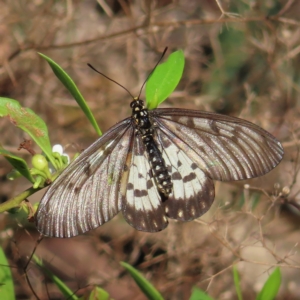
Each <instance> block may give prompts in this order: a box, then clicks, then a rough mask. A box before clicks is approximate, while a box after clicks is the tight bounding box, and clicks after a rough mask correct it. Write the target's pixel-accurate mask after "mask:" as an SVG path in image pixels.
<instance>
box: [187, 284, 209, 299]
mask: <svg viewBox="0 0 300 300" xmlns="http://www.w3.org/2000/svg"><path fill="white" fill-rule="evenodd" d="M190 300H214V299H213V298H212V297H210V296H208V295H207V294H206V293H205V292H203V291H202V290H200V289H198V288H196V287H194V288H193V291H192V295H191V297H190Z"/></svg>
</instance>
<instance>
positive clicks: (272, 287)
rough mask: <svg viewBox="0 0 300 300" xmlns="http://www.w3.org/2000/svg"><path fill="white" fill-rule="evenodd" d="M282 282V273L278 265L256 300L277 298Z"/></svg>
mask: <svg viewBox="0 0 300 300" xmlns="http://www.w3.org/2000/svg"><path fill="white" fill-rule="evenodd" d="M280 284H281V273H280V269H279V268H278V267H277V268H275V270H274V271H273V273H272V274H271V275H270V276H269V278H268V279H267V281H266V282H265V284H264V286H263V288H262V289H261V291H260V293H259V294H258V296H257V298H256V300H273V299H275V297H276V295H277V293H278V290H279V288H280Z"/></svg>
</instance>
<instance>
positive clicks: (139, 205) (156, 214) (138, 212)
mask: <svg viewBox="0 0 300 300" xmlns="http://www.w3.org/2000/svg"><path fill="white" fill-rule="evenodd" d="M128 172H129V174H126V172H124V175H123V176H128V183H127V188H126V192H125V193H126V194H125V196H124V198H123V207H122V212H123V215H124V218H125V219H126V221H127V222H128V223H129V224H130V225H131V226H133V227H134V228H136V229H137V230H141V231H148V232H156V231H160V230H163V229H164V228H165V227H166V226H167V225H168V220H167V217H166V216H165V212H164V208H163V206H162V201H161V197H160V195H159V193H158V190H157V187H156V185H155V182H154V179H153V178H152V176H151V175H150V174H151V168H150V164H149V160H148V157H147V153H146V151H145V147H144V145H143V142H142V141H141V138H140V137H139V136H137V137H135V143H134V146H133V155H132V159H131V162H130V164H129V165H128Z"/></svg>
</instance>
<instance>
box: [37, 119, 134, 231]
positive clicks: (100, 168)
mask: <svg viewBox="0 0 300 300" xmlns="http://www.w3.org/2000/svg"><path fill="white" fill-rule="evenodd" d="M132 138H133V126H132V125H131V118H128V119H125V120H123V121H122V122H120V123H118V124H117V125H115V126H114V127H113V128H111V129H110V130H109V131H108V132H107V133H106V134H104V135H103V136H102V137H101V138H99V139H98V140H97V141H96V142H95V143H93V144H92V145H91V146H90V147H89V148H88V149H86V150H85V151H84V152H83V153H81V154H80V155H79V157H78V158H76V160H75V161H74V162H73V163H72V164H70V165H69V166H68V167H67V168H66V169H65V170H64V171H63V172H62V174H61V175H60V176H59V177H58V178H57V179H56V180H55V182H53V184H52V185H51V186H50V188H49V189H48V191H47V192H46V194H45V195H44V197H43V199H42V200H41V203H40V205H39V209H38V212H37V228H38V230H39V231H40V232H41V233H43V234H44V235H47V236H54V237H71V236H76V235H78V234H80V233H83V232H86V231H88V230H91V229H94V228H96V227H98V226H100V225H102V224H103V223H105V222H107V221H108V220H110V219H111V218H112V217H113V216H115V215H116V214H117V213H118V212H119V211H120V210H121V207H122V196H121V193H120V179H121V176H122V173H123V169H124V166H125V163H126V157H127V154H128V149H129V144H130V142H131V140H132Z"/></svg>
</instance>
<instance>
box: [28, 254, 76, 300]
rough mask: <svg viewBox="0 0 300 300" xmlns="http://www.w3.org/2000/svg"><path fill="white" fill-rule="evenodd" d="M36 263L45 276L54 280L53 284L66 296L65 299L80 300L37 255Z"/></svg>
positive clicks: (35, 257)
mask: <svg viewBox="0 0 300 300" xmlns="http://www.w3.org/2000/svg"><path fill="white" fill-rule="evenodd" d="M33 260H34V261H35V263H36V264H37V265H38V266H39V267H40V268H41V269H42V270H43V271H44V272H45V274H46V275H47V276H48V277H49V278H50V279H51V280H52V282H53V283H54V284H55V285H56V286H57V287H58V289H59V290H60V291H61V293H62V294H63V295H64V297H65V299H69V300H78V299H79V298H78V297H77V296H76V295H75V294H74V292H72V290H71V289H69V287H68V286H67V285H66V284H65V283H64V282H63V281H61V280H60V279H59V278H58V277H57V276H55V275H54V274H53V273H52V272H51V271H50V270H48V269H47V268H46V267H45V266H44V265H43V262H42V260H40V259H39V258H38V257H37V256H36V255H34V256H33Z"/></svg>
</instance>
